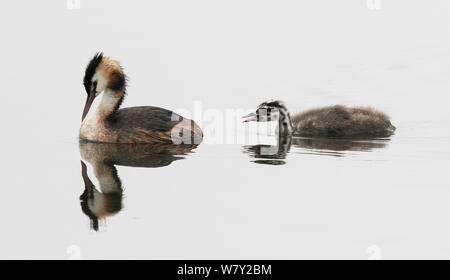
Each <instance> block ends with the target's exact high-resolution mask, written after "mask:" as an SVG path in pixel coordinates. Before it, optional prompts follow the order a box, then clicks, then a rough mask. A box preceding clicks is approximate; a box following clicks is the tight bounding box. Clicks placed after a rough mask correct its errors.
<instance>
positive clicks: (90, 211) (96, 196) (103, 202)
mask: <svg viewBox="0 0 450 280" xmlns="http://www.w3.org/2000/svg"><path fill="white" fill-rule="evenodd" d="M81 167H82V172H81V174H82V176H83V180H84V184H85V189H84V192H83V194H82V195H81V196H80V200H81V209H82V210H83V212H84V213H85V214H86V215H87V216H88V217H89V218H90V219H91V227H92V228H93V229H94V230H98V220H99V219H103V218H106V217H108V216H112V215H115V214H116V213H118V212H119V211H120V210H121V209H122V182H121V181H120V178H119V176H117V170H116V168H115V167H114V166H111V165H109V166H108V165H106V164H104V165H97V166H95V167H94V174H95V176H96V177H97V178H98V181H99V183H100V190H101V192H99V191H98V190H97V189H96V188H95V186H94V184H93V183H92V181H91V180H90V179H89V176H88V174H87V167H86V165H85V164H84V162H81Z"/></svg>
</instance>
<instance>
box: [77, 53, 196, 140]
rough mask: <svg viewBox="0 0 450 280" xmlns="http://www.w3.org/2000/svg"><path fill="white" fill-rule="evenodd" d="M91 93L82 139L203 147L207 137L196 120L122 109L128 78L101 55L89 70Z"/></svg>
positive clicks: (159, 110)
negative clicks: (94, 106)
mask: <svg viewBox="0 0 450 280" xmlns="http://www.w3.org/2000/svg"><path fill="white" fill-rule="evenodd" d="M84 87H85V89H86V93H87V100H86V105H85V107H84V110H83V116H82V124H81V128H80V133H79V137H80V139H81V140H87V141H92V142H107V143H173V144H200V142H201V141H202V138H203V133H202V130H201V129H200V127H199V126H198V125H197V124H196V123H195V122H194V121H192V120H189V119H186V118H183V117H181V116H180V115H178V114H176V113H174V112H172V111H169V110H166V109H163V108H158V107H152V106H145V107H130V108H124V109H120V110H119V107H120V105H121V104H122V102H123V100H124V98H125V94H126V76H125V74H124V72H123V69H122V67H121V66H120V64H119V63H118V62H117V61H115V60H112V59H111V58H109V57H104V56H103V53H97V54H96V55H95V56H94V57H93V58H92V59H91V61H90V62H89V64H88V66H87V67H86V73H85V76H84ZM102 92H103V97H102V100H101V102H100V104H99V105H98V108H97V110H96V112H95V114H94V115H93V116H91V117H89V118H86V116H87V114H88V112H89V109H90V107H91V105H92V103H93V102H94V99H95V98H96V97H97V96H98V95H100V94H101V93H102Z"/></svg>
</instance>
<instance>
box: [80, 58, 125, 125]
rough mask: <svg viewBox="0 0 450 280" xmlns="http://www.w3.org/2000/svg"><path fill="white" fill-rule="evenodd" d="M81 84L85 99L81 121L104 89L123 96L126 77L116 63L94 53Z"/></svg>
mask: <svg viewBox="0 0 450 280" xmlns="http://www.w3.org/2000/svg"><path fill="white" fill-rule="evenodd" d="M83 84H84V88H85V90H86V93H87V99H86V105H85V106H84V110H83V116H82V120H84V118H85V117H86V115H87V114H88V113H89V109H90V108H91V105H92V103H93V102H94V99H95V98H96V97H97V96H98V95H100V94H101V93H102V92H104V91H105V90H106V89H110V90H111V91H113V92H115V93H116V94H124V92H125V84H126V77H125V74H124V73H123V69H122V67H121V66H120V64H119V63H118V62H117V61H115V60H112V59H110V58H109V57H104V56H103V53H96V54H95V55H94V57H93V58H92V59H91V61H90V62H89V64H88V65H87V67H86V72H85V74H84V79H83Z"/></svg>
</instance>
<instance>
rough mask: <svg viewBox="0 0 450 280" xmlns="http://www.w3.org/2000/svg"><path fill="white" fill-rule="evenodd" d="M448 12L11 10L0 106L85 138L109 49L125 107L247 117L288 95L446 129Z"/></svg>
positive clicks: (395, 7) (449, 8) (416, 8)
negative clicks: (91, 87)
mask: <svg viewBox="0 0 450 280" xmlns="http://www.w3.org/2000/svg"><path fill="white" fill-rule="evenodd" d="M449 14H450V4H449V3H448V1H445V0H442V1H438V0H433V1H410V0H408V1H406V0H405V1H401V0H389V1H388V0H384V1H383V0H381V9H379V10H371V9H369V8H368V7H367V4H366V1H365V0H364V1H363V0H348V1H323V0H322V1H283V0H282V1H132V2H123V1H109V0H108V1H106V0H105V1H81V9H80V10H68V9H67V7H66V1H62V0H59V1H40V2H38V1H23V0H21V1H2V2H1V4H0V26H1V27H0V28H1V35H0V36H1V41H2V46H1V50H2V51H1V52H0V60H1V62H2V68H1V69H0V71H1V72H0V73H1V77H2V90H3V100H2V103H3V104H4V107H8V108H18V107H19V108H22V110H23V111H25V112H26V113H22V114H15V116H14V122H20V123H25V122H26V121H27V119H28V116H29V115H32V116H33V118H34V122H35V124H34V125H33V127H34V128H36V131H35V132H36V134H38V135H42V131H44V130H45V131H46V133H47V134H48V133H51V134H54V133H55V131H52V130H51V129H48V128H49V126H48V122H51V121H53V120H54V118H55V115H57V116H58V119H59V121H61V125H62V126H63V127H62V128H61V129H62V130H61V131H59V132H57V133H56V134H58V136H59V137H66V136H68V135H70V137H76V133H77V131H76V130H74V129H73V126H77V125H78V124H79V118H80V117H79V115H81V111H82V107H83V104H84V101H85V93H84V89H83V86H82V83H81V80H82V77H83V71H84V68H85V65H86V63H87V62H88V61H89V59H90V57H91V56H92V55H93V54H94V53H95V52H96V51H98V50H101V51H104V52H105V54H106V55H109V56H112V57H113V58H115V59H117V60H119V61H120V62H121V63H122V65H123V66H124V68H125V71H126V73H127V75H128V76H129V77H130V87H129V90H128V92H129V95H128V98H127V100H126V102H125V104H124V105H125V106H133V105H155V106H162V107H165V108H169V109H177V108H186V109H190V110H192V109H193V108H192V107H193V102H194V101H195V100H200V101H202V102H203V107H204V108H218V109H225V108H243V109H249V108H253V107H255V106H256V105H257V104H259V103H261V102H262V101H264V100H266V99H270V98H279V99H282V100H285V101H286V102H287V104H288V106H289V108H290V109H291V111H293V112H295V111H298V110H301V109H307V108H310V107H314V106H320V105H326V104H335V103H342V104H349V105H352V104H356V105H371V106H374V107H377V108H380V109H382V110H385V111H386V112H387V113H389V114H390V115H392V117H393V119H394V122H396V123H397V124H398V123H399V122H400V123H402V122H404V121H410V120H424V119H427V120H443V119H445V120H449V119H450V117H449V116H450V114H449V113H448V111H449V110H448V109H447V107H448V106H447V104H448V97H447V96H448V89H449V86H450V82H449V79H448V74H449V73H450V28H449V25H450V17H449ZM49 103H51V104H52V106H48V105H44V104H49ZM43 107H45V108H43ZM11 113H12V112H11V111H9V110H3V111H2V112H1V114H2V115H3V116H7V115H10V114H11ZM66 124H67V125H66ZM9 125H11V126H12V127H10V128H12V129H14V127H16V126H17V125H16V124H12V123H11V124H9ZM54 136H55V137H56V135H54Z"/></svg>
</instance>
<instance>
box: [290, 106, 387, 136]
mask: <svg viewBox="0 0 450 280" xmlns="http://www.w3.org/2000/svg"><path fill="white" fill-rule="evenodd" d="M292 123H293V126H294V134H295V135H298V136H325V137H346V136H361V135H364V136H374V137H387V136H390V135H392V134H393V132H394V130H395V127H394V126H393V125H392V124H391V121H390V118H389V117H388V116H387V115H386V114H385V113H383V112H380V111H378V110H376V109H373V108H370V107H347V106H343V105H334V106H328V107H323V108H318V109H311V110H308V111H305V112H302V113H299V114H296V115H294V116H293V117H292Z"/></svg>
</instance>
